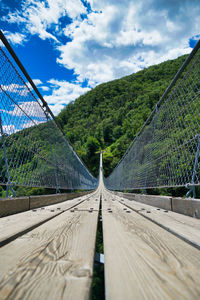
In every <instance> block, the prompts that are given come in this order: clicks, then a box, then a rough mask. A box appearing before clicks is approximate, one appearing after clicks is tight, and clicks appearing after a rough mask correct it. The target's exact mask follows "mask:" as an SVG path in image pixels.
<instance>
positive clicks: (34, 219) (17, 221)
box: [0, 196, 89, 245]
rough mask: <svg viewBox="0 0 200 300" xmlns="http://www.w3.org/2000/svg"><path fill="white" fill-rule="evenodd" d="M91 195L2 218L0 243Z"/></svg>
mask: <svg viewBox="0 0 200 300" xmlns="http://www.w3.org/2000/svg"><path fill="white" fill-rule="evenodd" d="M87 197H89V196H83V197H79V198H76V199H74V200H68V201H65V202H62V203H59V204H55V205H50V206H47V207H43V208H42V209H41V208H38V209H33V210H29V211H26V212H23V213H19V214H16V215H11V216H8V217H3V218H0V245H1V244H4V243H5V242H6V241H7V240H9V239H12V238H14V237H15V236H17V235H19V234H21V233H23V232H25V231H27V230H28V229H29V228H32V227H36V226H37V225H39V224H41V223H42V222H45V221H47V220H49V219H51V218H52V217H54V216H56V215H59V214H60V213H61V212H63V211H65V210H67V209H70V208H71V207H73V206H74V205H77V204H78V203H80V202H81V201H84V200H85V199H87Z"/></svg>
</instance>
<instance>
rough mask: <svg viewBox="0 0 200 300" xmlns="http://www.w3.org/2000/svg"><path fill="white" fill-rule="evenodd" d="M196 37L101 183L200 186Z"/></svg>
mask: <svg viewBox="0 0 200 300" xmlns="http://www.w3.org/2000/svg"><path fill="white" fill-rule="evenodd" d="M199 47H200V41H199V42H198V43H197V45H196V47H195V48H194V49H193V51H192V53H191V54H190V56H189V57H188V58H187V60H186V61H185V63H184V64H183V66H182V67H181V69H180V70H179V72H178V73H177V74H176V76H175V78H174V79H173V81H172V83H171V84H170V86H169V87H168V89H167V90H166V92H165V93H164V95H163V97H162V98H161V100H160V101H159V102H158V103H157V105H156V108H155V109H154V111H153V112H152V114H151V116H150V117H149V118H148V120H147V121H146V123H145V124H144V126H143V127H142V129H141V130H140V132H139V133H138V135H137V136H136V138H135V139H134V141H133V142H132V144H131V145H130V147H129V149H128V150H127V151H126V153H125V155H124V156H123V157H122V159H121V161H120V162H119V164H118V165H117V166H116V168H115V169H114V171H113V172H112V173H111V174H110V176H109V177H107V178H105V179H104V181H105V185H106V186H107V187H108V188H109V189H113V190H125V189H127V190H133V189H147V188H155V187H175V186H185V185H189V186H195V185H199V184H200V169H199V166H200V161H199V147H200V50H199Z"/></svg>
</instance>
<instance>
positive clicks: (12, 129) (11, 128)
mask: <svg viewBox="0 0 200 300" xmlns="http://www.w3.org/2000/svg"><path fill="white" fill-rule="evenodd" d="M17 131H18V130H17V129H16V128H15V126H14V125H3V132H4V133H6V134H9V135H10V134H12V133H15V132H17Z"/></svg>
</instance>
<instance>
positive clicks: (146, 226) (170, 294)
mask: <svg viewBox="0 0 200 300" xmlns="http://www.w3.org/2000/svg"><path fill="white" fill-rule="evenodd" d="M113 200H114V201H113ZM131 202H132V201H131ZM140 206H141V207H142V206H143V204H142V205H140ZM102 216H103V235H104V260H105V288H106V299H109V300H110V299H111V300H112V299H113V300H117V299H120V300H121V299H126V300H128V299H131V300H132V299H199V298H200V276H199V274H200V251H199V250H198V249H196V248H195V247H193V246H191V245H190V244H188V243H186V242H184V241H183V240H181V239H180V238H178V237H176V236H175V235H174V234H171V233H170V232H168V231H167V230H165V229H163V228H161V227H160V226H158V225H157V224H155V223H154V222H152V221H150V220H148V219H146V218H144V216H142V215H140V214H138V213H136V212H135V211H133V210H131V209H127V207H126V206H125V205H123V202H122V203H120V202H119V201H117V200H116V197H115V196H113V194H111V193H108V192H106V191H104V192H103V203H102ZM161 217H162V216H161ZM186 218H189V217H186Z"/></svg>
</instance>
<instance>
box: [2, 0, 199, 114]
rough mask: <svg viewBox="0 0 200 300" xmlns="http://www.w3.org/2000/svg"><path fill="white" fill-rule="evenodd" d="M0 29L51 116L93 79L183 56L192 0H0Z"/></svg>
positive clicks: (195, 8) (190, 35) (191, 26)
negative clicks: (45, 103)
mask: <svg viewBox="0 0 200 300" xmlns="http://www.w3.org/2000/svg"><path fill="white" fill-rule="evenodd" d="M0 5H1V6H0V7H1V9H0V27H1V29H2V30H3V32H4V34H5V35H6V37H7V39H8V40H9V41H10V43H11V45H12V47H13V48H14V50H15V52H16V53H17V55H18V56H19V58H20V60H21V61H22V63H23V65H24V66H25V68H26V69H27V71H28V73H29V74H30V76H31V77H32V78H33V79H34V81H35V83H36V85H37V87H38V89H39V90H40V92H41V93H42V94H43V96H44V98H45V100H46V101H47V102H48V103H49V105H50V107H51V109H52V111H53V112H54V113H55V114H58V113H59V112H60V110H61V109H62V108H63V107H64V106H65V105H66V104H68V103H69V102H71V101H74V100H75V99H76V98H77V97H78V96H80V95H82V94H84V93H86V92H87V91H88V90H90V89H91V88H94V87H95V86H96V85H97V84H100V83H102V82H106V81H109V80H113V79H116V78H120V77H122V76H125V75H129V74H132V73H133V72H137V71H138V70H141V69H143V68H145V67H148V66H150V65H153V64H157V63H160V62H162V61H165V60H167V59H174V58H176V57H178V56H180V55H183V54H185V53H189V52H190V51H191V50H192V48H193V47H194V45H195V43H196V42H197V40H198V38H199V37H200V35H199V33H200V29H199V28H200V18H199V16H200V1H199V0H168V1H166V0H133V1H131V0H118V1H116V0H101V1H99V0H44V1H38V0H24V1H21V0H0Z"/></svg>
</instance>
